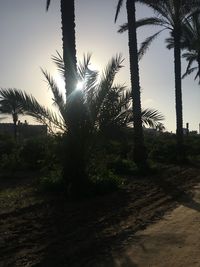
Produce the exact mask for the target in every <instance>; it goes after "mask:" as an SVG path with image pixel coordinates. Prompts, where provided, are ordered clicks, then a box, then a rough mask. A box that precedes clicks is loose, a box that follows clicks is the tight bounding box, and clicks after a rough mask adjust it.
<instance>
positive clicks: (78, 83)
mask: <svg viewBox="0 0 200 267" xmlns="http://www.w3.org/2000/svg"><path fill="white" fill-rule="evenodd" d="M83 87H84V81H79V82H77V85H76V90H79V91H80V90H83Z"/></svg>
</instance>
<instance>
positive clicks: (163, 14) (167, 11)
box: [119, 0, 200, 160]
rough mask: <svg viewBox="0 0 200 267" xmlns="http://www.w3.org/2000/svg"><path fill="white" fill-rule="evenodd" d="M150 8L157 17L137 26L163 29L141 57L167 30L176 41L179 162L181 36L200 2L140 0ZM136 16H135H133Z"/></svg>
mask: <svg viewBox="0 0 200 267" xmlns="http://www.w3.org/2000/svg"><path fill="white" fill-rule="evenodd" d="M139 2H140V3H142V4H145V5H147V6H148V7H150V8H151V9H152V10H153V11H154V12H155V14H156V15H157V16H155V17H150V18H144V19H141V20H140V21H138V22H137V26H138V27H140V26H146V25H157V26H161V27H163V29H161V30H160V31H158V32H157V33H155V34H153V35H152V36H150V37H148V38H147V39H146V40H145V41H144V42H143V43H142V45H141V48H140V50H139V55H140V57H141V56H142V55H144V53H145V52H146V50H147V49H148V47H149V45H150V44H151V43H152V41H153V40H154V39H155V38H156V37H157V36H158V35H159V34H160V33H161V32H162V31H163V30H165V29H167V30H170V32H171V34H172V36H173V39H174V73H175V102H176V133H177V152H178V158H179V160H182V159H184V149H183V114H182V109H183V108H182V85H181V36H182V23H183V20H184V19H185V18H186V17H187V16H189V15H191V14H192V13H193V12H194V11H195V10H196V9H197V8H198V7H199V4H200V1H198V0H197V1H190V0H157V1H154V0H140V1H139ZM133 16H134V14H133ZM126 29H128V30H129V26H128V24H124V25H122V26H121V28H120V30H119V31H120V32H123V31H124V30H126Z"/></svg>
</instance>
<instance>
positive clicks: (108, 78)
mask: <svg viewBox="0 0 200 267" xmlns="http://www.w3.org/2000/svg"><path fill="white" fill-rule="evenodd" d="M123 61H124V59H123V58H122V56H121V54H119V55H117V56H116V57H115V58H112V59H111V61H110V62H109V63H108V65H107V67H106V69H105V71H104V73H103V75H102V77H101V80H100V83H99V84H98V86H97V90H96V92H94V97H93V100H92V101H91V105H90V108H91V114H93V119H94V120H95V119H96V118H97V116H98V113H99V111H100V107H101V105H102V103H103V101H104V99H105V96H106V94H107V93H108V92H109V90H110V89H111V88H112V86H113V82H114V79H115V76H116V74H117V72H118V71H119V70H120V69H121V68H122V63H123Z"/></svg>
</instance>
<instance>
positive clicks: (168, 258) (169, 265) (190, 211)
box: [108, 184, 200, 267]
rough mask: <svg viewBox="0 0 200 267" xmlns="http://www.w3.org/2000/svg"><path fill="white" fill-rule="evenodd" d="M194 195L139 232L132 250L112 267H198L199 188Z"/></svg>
mask: <svg viewBox="0 0 200 267" xmlns="http://www.w3.org/2000/svg"><path fill="white" fill-rule="evenodd" d="M194 191H195V197H194V198H193V199H186V200H185V201H184V202H183V203H182V204H181V205H180V206H178V207H177V208H176V209H175V210H173V211H172V212H171V213H169V214H167V215H165V216H164V218H163V219H162V220H160V221H158V222H157V223H155V224H153V225H150V226H149V227H148V228H147V229H146V230H144V231H139V232H137V233H136V234H135V237H134V240H133V241H132V242H131V244H130V246H129V248H127V249H126V250H125V251H123V252H122V253H121V255H115V256H114V255H113V256H114V258H115V264H112V265H115V266H121V267H122V266H123V267H136V266H138V267H199V266H200V184H199V185H198V186H196V187H195V188H194ZM108 266H109V264H108Z"/></svg>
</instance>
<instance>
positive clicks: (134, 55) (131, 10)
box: [115, 0, 147, 168]
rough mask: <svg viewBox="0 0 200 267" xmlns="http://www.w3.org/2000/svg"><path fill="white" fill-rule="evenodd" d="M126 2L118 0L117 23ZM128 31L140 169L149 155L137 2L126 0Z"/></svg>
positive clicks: (136, 150) (135, 157) (135, 133)
mask: <svg viewBox="0 0 200 267" xmlns="http://www.w3.org/2000/svg"><path fill="white" fill-rule="evenodd" d="M124 2H125V1H124V0H118V5H117V9H116V15H115V22H116V21H117V18H118V15H119V12H120V10H121V8H122V5H123V3H124ZM126 11H127V19H128V23H127V29H128V43H129V61H130V76H131V95H132V100H133V105H132V109H133V125H134V154H133V158H134V161H135V163H136V164H137V166H138V167H139V168H144V167H147V153H146V148H145V145H144V135H143V128H142V119H141V97H140V80H139V78H140V77H139V66H138V50H137V34H136V19H135V0H126Z"/></svg>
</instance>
